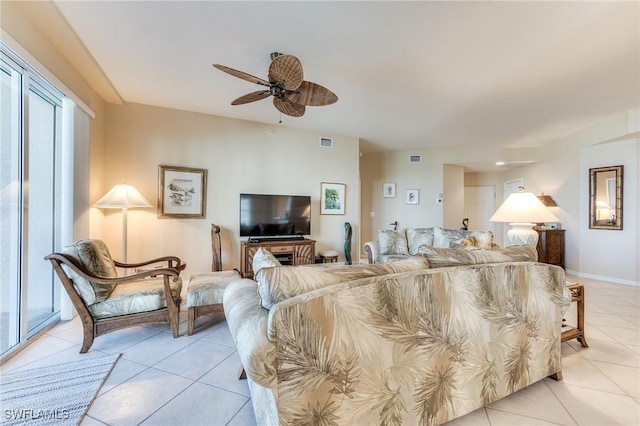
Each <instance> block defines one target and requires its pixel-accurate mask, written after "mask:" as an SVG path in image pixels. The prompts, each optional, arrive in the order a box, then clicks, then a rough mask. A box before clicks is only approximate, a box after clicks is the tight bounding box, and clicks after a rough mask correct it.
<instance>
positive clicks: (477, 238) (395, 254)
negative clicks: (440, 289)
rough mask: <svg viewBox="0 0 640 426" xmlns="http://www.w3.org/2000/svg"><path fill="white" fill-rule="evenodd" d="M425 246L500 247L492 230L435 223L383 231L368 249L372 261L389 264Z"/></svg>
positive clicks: (367, 246)
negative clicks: (456, 227)
mask: <svg viewBox="0 0 640 426" xmlns="http://www.w3.org/2000/svg"><path fill="white" fill-rule="evenodd" d="M423 245H427V246H433V247H438V248H456V247H458V246H462V245H467V246H475V247H480V248H487V249H489V248H496V247H497V245H496V244H495V243H494V242H493V232H491V231H463V230H458V229H445V228H441V227H439V226H433V227H430V228H405V229H398V230H395V229H394V230H379V231H378V239H377V240H376V241H367V242H366V243H365V244H364V251H365V253H367V258H368V260H369V263H388V262H394V261H396V260H401V259H406V258H407V257H409V256H414V255H416V254H418V250H419V248H420V246H423Z"/></svg>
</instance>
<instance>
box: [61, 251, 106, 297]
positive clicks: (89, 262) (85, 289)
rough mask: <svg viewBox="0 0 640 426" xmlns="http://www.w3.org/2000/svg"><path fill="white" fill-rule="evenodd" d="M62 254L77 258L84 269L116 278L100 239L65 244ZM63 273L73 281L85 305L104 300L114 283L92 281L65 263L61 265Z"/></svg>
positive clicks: (98, 274) (100, 275)
mask: <svg viewBox="0 0 640 426" xmlns="http://www.w3.org/2000/svg"><path fill="white" fill-rule="evenodd" d="M62 252H63V253H64V254H66V255H69V256H71V257H72V258H74V259H75V260H77V261H78V262H79V263H80V264H81V265H82V266H83V267H84V268H85V269H87V270H88V271H90V272H91V273H93V275H97V276H99V277H103V278H116V277H117V276H118V273H117V271H116V266H115V264H114V262H113V259H112V258H111V254H110V253H109V248H108V247H107V245H106V244H105V243H104V242H103V241H101V240H80V241H77V242H75V243H73V244H71V245H68V246H66V247H65V248H64V249H63V251H62ZM62 269H64V271H65V273H66V274H67V275H68V276H69V278H70V279H71V280H72V281H73V285H74V287H75V288H76V290H78V293H80V297H82V299H83V300H84V302H85V303H86V304H87V306H90V305H93V304H94V303H96V302H102V301H104V300H106V299H107V298H108V297H109V295H110V294H111V292H113V289H114V288H115V287H116V284H99V283H93V282H90V281H88V280H86V279H85V278H83V277H81V276H80V275H78V274H77V273H76V272H75V271H73V270H72V269H71V268H69V267H68V266H66V265H62Z"/></svg>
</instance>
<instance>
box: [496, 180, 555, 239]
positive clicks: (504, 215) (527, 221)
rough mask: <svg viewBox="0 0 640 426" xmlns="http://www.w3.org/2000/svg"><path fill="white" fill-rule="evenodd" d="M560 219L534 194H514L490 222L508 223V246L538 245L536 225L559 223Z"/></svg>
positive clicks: (505, 201)
mask: <svg viewBox="0 0 640 426" xmlns="http://www.w3.org/2000/svg"><path fill="white" fill-rule="evenodd" d="M558 220H559V219H558V218H557V217H556V216H555V215H554V214H553V213H551V211H550V210H549V209H548V208H547V207H545V205H544V204H542V202H541V201H540V200H539V199H538V197H536V196H535V195H534V194H533V193H532V192H514V193H512V194H510V195H509V196H508V197H507V199H506V200H504V203H502V205H501V206H500V207H499V208H498V210H496V212H495V213H494V214H493V216H491V219H489V221H490V222H507V223H509V225H511V229H509V231H508V232H507V246H515V245H524V244H529V245H532V246H534V247H535V246H536V245H537V244H538V238H539V237H538V233H537V232H536V231H535V230H534V229H533V227H534V225H535V224H536V223H546V222H558Z"/></svg>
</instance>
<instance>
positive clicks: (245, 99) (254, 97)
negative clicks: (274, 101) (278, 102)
mask: <svg viewBox="0 0 640 426" xmlns="http://www.w3.org/2000/svg"><path fill="white" fill-rule="evenodd" d="M269 96H271V92H270V91H269V90H258V91H257V92H251V93H247V94H246V95H244V96H240V97H239V98H238V99H236V100H235V101H233V102H231V105H242V104H248V103H249V102H255V101H259V100H261V99H264V98H268V97H269Z"/></svg>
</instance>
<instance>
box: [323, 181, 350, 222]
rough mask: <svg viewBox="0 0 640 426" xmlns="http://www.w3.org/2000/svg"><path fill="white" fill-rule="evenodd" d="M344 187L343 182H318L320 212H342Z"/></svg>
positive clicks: (344, 201)
mask: <svg viewBox="0 0 640 426" xmlns="http://www.w3.org/2000/svg"><path fill="white" fill-rule="evenodd" d="M346 187H347V185H345V184H344V183H329V182H322V183H321V184H320V214H344V207H345V203H346V199H345V189H346Z"/></svg>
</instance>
